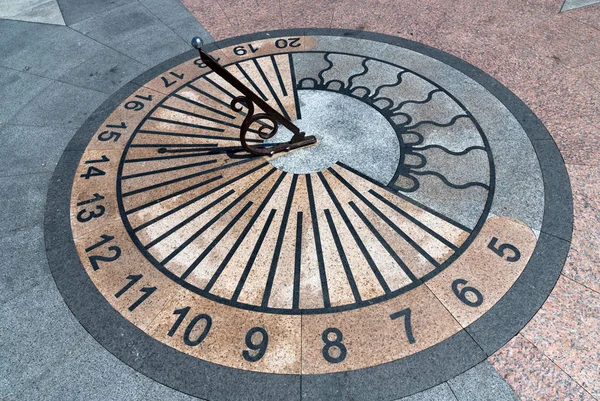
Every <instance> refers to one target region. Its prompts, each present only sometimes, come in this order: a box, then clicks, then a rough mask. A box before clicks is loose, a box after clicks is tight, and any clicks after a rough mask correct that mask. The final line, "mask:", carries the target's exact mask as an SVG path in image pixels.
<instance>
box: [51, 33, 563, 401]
mask: <svg viewBox="0 0 600 401" xmlns="http://www.w3.org/2000/svg"><path fill="white" fill-rule="evenodd" d="M201 49H202V51H201V53H203V56H202V57H199V53H198V52H197V51H195V50H194V51H191V52H190V53H186V54H184V55H182V56H181V57H178V58H176V59H174V60H170V61H168V62H166V63H164V64H162V65H160V66H157V67H156V68H154V69H152V70H151V71H149V72H148V73H146V74H144V75H143V76H141V77H138V78H137V79H135V80H134V81H133V82H132V83H130V84H128V85H126V86H125V87H124V88H123V89H122V90H121V91H119V92H118V93H117V94H115V95H114V96H113V97H112V98H111V99H110V100H109V101H108V102H107V103H106V104H104V105H103V106H101V107H100V108H99V109H98V111H97V112H96V113H95V114H94V115H93V116H92V117H90V119H89V120H88V122H87V123H86V124H85V125H84V126H83V127H82V128H81V130H80V131H79V133H78V134H77V135H76V136H75V138H74V139H73V141H72V142H71V144H70V145H69V147H68V148H67V151H66V152H65V154H64V155H63V158H62V159H61V162H60V165H59V167H58V168H57V170H56V173H55V176H54V180H53V184H52V186H51V189H50V194H49V206H48V211H47V218H46V221H47V225H46V236H47V248H48V249H47V252H48V255H49V260H50V265H51V268H52V271H53V275H54V278H55V280H56V282H57V284H58V287H59V289H60V290H61V293H62V294H63V296H64V298H65V301H66V302H67V304H68V305H69V307H70V308H71V310H72V311H73V312H74V314H75V315H76V317H77V318H78V319H79V320H80V321H81V323H82V324H83V325H84V326H85V327H86V329H87V330H88V331H89V332H90V333H91V334H92V335H93V336H94V337H95V338H96V339H97V340H98V341H99V342H100V343H101V344H102V345H103V346H104V347H106V348H107V349H108V350H109V351H111V352H112V353H113V354H115V355H116V356H117V357H119V358H120V359H121V360H123V361H124V362H126V363H128V364H129V365H131V366H132V367H134V368H135V369H137V370H139V371H140V372H142V373H144V374H146V375H149V376H150V377H152V378H154V379H156V380H158V381H160V382H162V383H164V384H167V385H169V386H171V387H174V388H176V389H179V390H181V391H184V392H187V393H190V394H193V395H196V396H199V397H202V398H208V399H215V400H222V399H239V397H240V394H242V395H244V397H247V398H248V399H290V398H297V397H298V396H299V394H300V393H299V391H300V390H299V389H300V387H298V386H300V384H301V389H302V390H301V391H302V395H303V396H305V397H307V398H308V399H332V398H339V399H370V398H377V399H394V398H399V397H401V396H404V395H408V394H412V393H414V392H417V391H420V390H423V389H425V388H428V387H431V386H433V385H436V384H438V383H440V382H442V381H445V380H448V379H450V378H452V377H454V376H456V375H457V374H459V373H461V372H463V371H465V370H466V369H468V368H470V367H472V366H474V365H475V364H477V363H479V362H481V361H482V360H484V359H485V358H486V357H487V356H488V355H490V354H491V353H493V352H494V351H495V350H497V349H498V348H499V347H500V346H502V345H503V344H504V343H506V342H507V341H508V340H509V339H510V338H512V336H514V335H515V334H516V333H517V332H518V331H519V330H520V328H521V327H523V326H524V325H525V323H526V322H527V321H528V320H529V319H530V318H531V316H532V315H533V314H534V313H535V311H536V310H537V308H539V306H540V304H541V302H542V301H543V300H544V299H545V297H546V296H547V294H548V293H549V292H550V290H551V288H552V286H553V285H554V282H555V280H556V277H557V275H558V273H559V272H560V269H561V268H562V265H563V263H564V258H565V257H566V255H564V254H562V253H560V252H553V251H552V250H549V249H548V248H549V247H548V245H547V242H548V238H549V235H548V232H549V231H551V228H552V227H556V226H560V225H565V224H566V225H568V224H570V223H569V222H570V213H571V211H570V209H569V210H566V209H565V208H564V207H560V205H559V204H558V203H557V202H558V201H557V200H555V199H554V198H553V197H552V191H559V192H565V191H567V192H570V188H569V186H568V181H566V180H565V179H564V177H566V172H565V169H564V166H563V164H562V160H561V158H560V156H559V154H558V152H556V151H554V152H552V151H548V146H547V144H548V143H552V142H551V141H550V139H551V138H550V136H549V135H548V133H547V132H546V130H545V129H544V127H543V126H542V125H541V123H540V122H539V121H538V120H537V119H536V118H535V116H534V115H533V114H532V113H531V112H530V111H529V109H527V107H526V106H525V105H524V104H523V103H522V102H520V101H519V100H518V99H517V98H516V97H515V96H514V95H512V94H511V93H510V92H509V91H508V90H506V89H505V88H504V87H502V86H501V85H500V84H498V82H496V81H494V80H493V79H492V78H490V77H489V76H487V75H485V74H484V73H482V72H481V71H479V70H477V69H476V68H474V67H472V66H470V65H468V64H466V63H464V62H462V61H460V60H458V59H455V58H453V57H451V56H449V55H447V54H444V53H442V52H439V51H436V50H435V49H431V48H427V47H425V46H423V45H420V44H418V43H414V42H410V41H406V40H402V39H399V38H393V37H388V36H383V35H376V34H368V33H362V32H361V33H358V32H337V31H328V30H314V31H311V30H289V31H277V32H272V33H262V34H256V35H250V36H245V37H241V38H234V39H230V40H226V41H222V42H218V43H213V44H210V45H207V46H205V47H202V48H201ZM211 63H212V64H211ZM217 63H218V64H217ZM213 64H216V66H215V65H213ZM223 71H225V72H223ZM228 77H229V78H228ZM231 77H233V78H231ZM234 81H235V82H234ZM239 85H242V86H241V88H240V86H239ZM245 91H250V92H251V94H248V92H245ZM250 95H251V97H249V96H250ZM269 110H271V112H269ZM262 113H266V114H262ZM269 113H271V114H269ZM269 115H270V117H269ZM273 115H277V118H278V119H279V120H277V119H274V118H273ZM276 120H277V121H276ZM275 126H278V129H277V130H274V129H275ZM240 132H242V137H243V138H244V139H243V140H242V141H241V140H240ZM298 132H301V134H299V133H298ZM304 133H305V134H304ZM303 135H305V136H303ZM286 147H288V148H290V149H284V148H286ZM282 149H283V151H279V150H282ZM270 153H273V154H272V155H271V154H270ZM561 182H566V185H564V184H562V185H561V184H560V183H561ZM549 227H550V228H549ZM242 398H243V397H242Z"/></svg>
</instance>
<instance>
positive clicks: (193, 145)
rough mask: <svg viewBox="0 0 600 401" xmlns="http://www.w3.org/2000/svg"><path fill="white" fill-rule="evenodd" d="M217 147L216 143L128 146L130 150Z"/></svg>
mask: <svg viewBox="0 0 600 401" xmlns="http://www.w3.org/2000/svg"><path fill="white" fill-rule="evenodd" d="M218 146H219V145H218V144H216V143H199V144H193V143H180V144H177V143H134V144H132V145H130V146H129V147H130V148H174V147H179V148H186V147H187V148H216V147H218Z"/></svg>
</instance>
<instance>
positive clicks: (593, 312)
mask: <svg viewBox="0 0 600 401" xmlns="http://www.w3.org/2000/svg"><path fill="white" fill-rule="evenodd" d="M521 333H522V335H523V336H524V337H525V338H526V339H527V340H529V341H530V342H531V343H533V344H534V345H535V346H536V348H538V349H539V350H540V351H542V352H543V353H544V355H546V356H547V357H548V358H550V359H551V360H552V362H554V363H555V364H556V365H557V366H559V367H560V368H561V369H562V370H563V371H565V372H566V373H567V374H568V375H569V376H571V377H572V378H573V379H574V380H575V381H576V382H577V383H579V384H580V385H581V386H582V387H583V388H584V389H585V390H586V391H588V392H589V393H590V394H592V395H593V396H594V397H600V370H599V369H598V366H600V293H598V292H595V291H592V290H590V289H589V288H587V287H584V286H583V285H581V284H578V283H576V282H575V281H573V280H571V279H569V278H567V277H565V276H562V275H561V276H560V278H559V280H558V282H557V284H556V287H555V288H554V290H553V291H552V293H551V294H550V296H549V297H548V299H547V300H546V303H545V304H544V305H543V306H542V308H541V309H540V310H539V311H538V313H537V314H536V315H535V316H534V318H533V319H532V320H531V321H530V322H529V324H528V325H527V326H526V327H525V328H524V329H523V330H522V332H521Z"/></svg>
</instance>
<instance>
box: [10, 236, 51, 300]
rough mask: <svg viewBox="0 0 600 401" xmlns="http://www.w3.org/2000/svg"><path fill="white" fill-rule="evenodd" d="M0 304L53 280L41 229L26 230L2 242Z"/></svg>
mask: <svg viewBox="0 0 600 401" xmlns="http://www.w3.org/2000/svg"><path fill="white" fill-rule="evenodd" d="M0 255H2V259H1V261H0V304H3V303H5V302H8V301H9V300H11V299H13V298H14V297H16V296H18V295H19V294H22V293H23V292H25V291H26V290H30V289H31V288H33V287H35V286H36V285H38V284H40V283H41V282H47V281H50V280H52V278H51V276H50V271H49V270H48V263H47V261H46V254H45V248H44V231H43V229H42V227H41V226H36V227H30V228H25V229H22V230H18V231H15V232H13V233H12V234H11V235H8V236H5V237H2V238H0Z"/></svg>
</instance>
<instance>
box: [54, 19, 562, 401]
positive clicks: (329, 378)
mask: <svg viewBox="0 0 600 401" xmlns="http://www.w3.org/2000/svg"><path fill="white" fill-rule="evenodd" d="M278 35H296V36H297V35H321V36H347V37H354V38H362V39H368V40H373V41H379V42H382V43H387V44H391V45H395V46H399V47H403V48H406V49H410V50H412V51H416V52H419V53H422V54H425V55H427V56H429V57H432V58H435V59H437V60H439V61H441V62H443V63H445V64H447V65H450V66H451V67H453V68H455V69H457V70H459V71H461V72H462V73H464V74H466V75H468V76H469V77H471V78H472V79H473V80H475V81H476V82H478V83H479V84H480V85H482V86H483V87H484V88H486V89H487V90H488V91H489V92H490V93H491V94H492V95H494V96H495V97H496V98H497V99H499V100H500V101H501V102H502V103H503V104H504V105H505V107H506V108H507V109H508V110H509V111H510V112H511V113H512V114H513V116H514V117H515V118H516V119H517V120H518V122H519V123H520V124H521V126H522V127H523V129H524V130H525V132H526V133H527V135H528V137H529V139H530V141H531V143H532V145H533V148H534V150H535V152H536V154H537V157H538V159H539V162H540V167H541V171H542V176H543V181H544V193H545V204H544V218H543V224H542V228H541V232H540V235H539V239H538V242H537V245H536V248H535V250H534V253H533V255H532V257H531V259H530V260H529V263H528V264H527V266H526V268H525V270H524V271H523V273H522V274H521V275H520V277H519V278H518V280H517V281H516V282H515V283H514V285H513V287H512V288H511V289H510V290H509V291H508V292H507V293H506V294H505V296H504V297H503V298H502V299H501V300H500V301H499V302H498V303H496V304H495V305H494V306H493V307H492V308H491V309H490V310H489V311H488V312H487V313H486V314H484V315H483V316H482V317H481V318H479V319H478V320H477V321H476V322H474V323H473V324H471V325H470V326H468V327H467V328H466V329H465V330H462V331H460V332H459V333H457V334H455V335H454V336H452V337H450V338H448V339H446V340H444V341H442V342H441V343H439V344H437V345H435V346H433V347H430V348H428V349H426V350H424V351H421V352H419V353H416V354H414V355H411V356H408V357H406V358H403V359H401V360H398V361H394V362H389V363H385V364H382V365H379V366H375V367H372V368H366V369H361V370H356V371H349V372H344V373H333V374H323V375H303V376H301V375H281V374H268V373H255V372H249V371H244V370H238V369H233V368H228V367H224V366H221V365H217V364H214V363H211V362H206V361H203V360H200V359H197V358H194V357H192V356H190V355H187V354H184V353H181V352H179V351H177V350H175V349H173V348H171V347H169V346H167V345H165V344H163V343H161V342H159V341H157V340H155V339H153V338H152V337H150V336H148V335H146V334H145V333H143V332H142V331H141V330H140V329H138V328H137V327H135V326H134V325H133V324H131V323H130V322H129V321H128V320H126V319H125V318H124V317H123V316H121V315H120V314H119V313H118V312H117V311H116V310H115V309H113V308H112V306H111V305H110V304H109V303H108V302H107V301H106V300H105V299H104V297H103V296H102V295H101V294H100V293H99V291H98V290H97V289H96V287H95V286H94V284H93V283H92V281H91V280H90V278H89V276H88V274H87V273H86V271H85V270H84V268H83V266H82V264H81V261H80V259H79V256H78V255H77V252H76V250H75V245H74V241H73V237H72V233H71V226H70V210H69V209H70V195H71V187H72V183H73V177H74V176H75V171H76V168H77V165H78V163H79V160H80V157H81V155H82V153H83V151H84V149H85V147H86V146H87V144H88V142H89V141H90V139H91V138H92V136H93V134H94V132H95V131H96V129H97V128H98V127H99V125H100V124H101V123H102V122H103V121H104V120H105V119H106V118H107V117H108V115H109V114H110V113H111V112H112V111H113V110H114V109H115V108H116V107H117V106H118V105H119V104H120V103H121V102H122V101H123V100H124V99H126V98H127V97H128V96H129V95H130V94H132V93H133V92H135V91H136V90H137V89H138V88H139V87H140V85H142V84H143V83H145V82H147V81H148V80H149V79H151V78H153V77H155V76H156V75H157V74H159V73H162V72H163V71H164V70H166V69H169V68H171V67H173V66H175V65H178V64H180V63H182V62H184V61H187V60H189V59H191V58H192V57H195V56H196V51H195V50H190V51H189V52H186V53H184V54H182V55H180V56H178V57H175V58H173V59H171V60H168V61H166V62H164V63H161V64H159V65H157V66H156V67H154V68H152V69H150V70H149V71H147V72H145V73H144V74H142V75H140V76H139V77H137V78H136V79H134V80H133V81H131V82H130V83H128V84H126V85H125V86H123V87H122V88H121V89H120V90H119V91H118V92H116V93H115V94H114V95H112V96H111V97H110V98H109V99H108V100H107V101H106V102H105V103H104V104H102V105H101V106H100V107H99V108H98V109H97V110H96V111H95V112H94V113H93V114H92V116H90V118H89V119H88V120H87V121H86V123H85V124H84V125H83V126H82V127H81V128H80V130H79V131H78V132H77V134H76V135H75V137H74V138H73V139H72V140H71V142H70V143H69V145H68V146H67V149H66V150H65V152H64V153H63V155H62V157H61V159H60V162H59V163H58V166H57V168H56V170H55V172H54V175H53V177H52V180H51V182H50V186H49V190H48V197H47V205H46V214H45V243H46V253H47V257H48V261H49V265H50V269H51V272H52V275H53V277H54V280H55V282H56V284H57V286H58V289H59V290H60V292H61V294H62V296H63V298H64V300H65V303H66V304H67V306H68V307H69V308H70V310H71V311H72V313H73V314H74V315H75V316H76V318H77V319H78V320H79V322H80V323H81V324H82V325H83V326H84V327H85V329H86V330H87V331H88V332H89V333H90V334H91V335H92V336H93V337H94V338H95V339H96V340H97V341H98V342H99V343H100V344H101V345H102V346H103V347H104V348H106V349H107V350H108V351H110V352H111V353H112V354H114V355H115V356H116V357H118V358H119V359H120V360H122V361H123V362H125V363H126V364H128V365H129V366H131V367H132V368H134V369H136V370H137V371H139V372H141V373H143V374H145V375H146V376H149V377H151V378H153V379H154V380H156V381H158V382H160V383H163V384H165V385H167V386H170V387H172V388H175V389H177V390H179V391H182V392H185V393H188V394H191V395H194V396H197V397H201V398H204V399H215V400H239V399H240V397H243V398H244V399H248V400H254V399H256V400H265V399H269V400H279V399H281V400H291V399H298V398H299V397H302V398H306V399H310V400H321V399H323V400H325V399H355V400H363V399H365V400H366V399H382V400H386V399H397V398H400V397H402V396H406V395H410V394H413V393H416V392H418V391H421V390H424V389H426V388H429V387H432V386H434V385H437V384H439V383H441V382H443V381H446V380H448V379H450V378H452V377H454V376H456V375H458V374H460V373H462V372H464V371H465V370H467V369H469V368H471V367H472V366H474V365H476V364H477V363H479V362H481V361H483V360H485V359H486V358H487V357H488V356H489V355H491V354H492V353H493V352H495V351H496V350H497V349H499V348H500V347H501V346H503V345H504V344H505V343H506V342H508V341H509V340H510V339H511V338H512V337H513V336H514V335H516V334H517V332H518V331H519V330H520V329H521V328H522V327H523V326H525V324H526V323H527V322H528V321H529V320H530V319H531V318H532V317H533V315H534V314H535V313H536V311H537V310H538V309H539V308H540V307H541V305H542V304H543V302H544V301H545V299H546V298H547V296H548V295H549V293H550V292H551V290H552V288H553V287H554V285H555V283H556V280H557V279H558V276H559V274H560V272H561V270H562V267H563V265H564V262H565V259H566V256H567V253H568V250H569V245H570V240H571V232H572V225H573V212H572V196H571V187H570V183H569V178H568V175H567V172H566V169H565V166H564V163H563V160H562V157H561V155H560V153H559V151H558V149H557V147H556V145H555V143H554V141H553V140H552V137H551V136H550V134H549V133H548V131H547V130H546V129H545V127H544V126H543V124H542V123H541V122H540V121H539V120H538V118H537V117H536V116H535V115H534V114H533V113H532V112H531V110H530V109H529V108H528V107H527V106H526V105H525V104H524V103H523V102H522V101H521V100H520V99H519V98H517V97H516V96H515V95H514V94H513V93H512V92H510V91H509V90H508V89H507V88H505V87H504V86H502V85H501V84H500V83H499V82H498V81H496V80H495V79H493V78H492V77H490V76H489V75H487V74H486V73H484V72H483V71H481V70H479V69H478V68H476V67H474V66H472V65H470V64H468V63H466V62H464V61H462V60H460V59H458V58H456V57H454V56H451V55H449V54H446V53H444V52H442V51H439V50H436V49H433V48H430V47H427V46H425V45H423V44H420V43H416V42H412V41H409V40H406V39H401V38H397V37H392V36H386V35H381V34H375V33H368V32H359V31H346V30H331V29H291V30H281V31H271V32H263V33H256V34H252V35H245V36H240V37H236V38H231V39H226V40H223V41H220V42H217V43H212V44H210V45H207V46H206V47H205V48H206V50H207V51H212V50H214V49H216V48H221V47H226V46H230V45H232V44H237V43H242V42H248V41H252V40H259V39H266V38H272V37H276V36H278Z"/></svg>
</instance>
